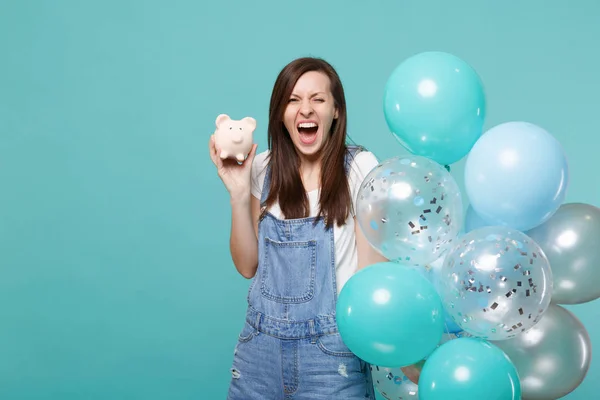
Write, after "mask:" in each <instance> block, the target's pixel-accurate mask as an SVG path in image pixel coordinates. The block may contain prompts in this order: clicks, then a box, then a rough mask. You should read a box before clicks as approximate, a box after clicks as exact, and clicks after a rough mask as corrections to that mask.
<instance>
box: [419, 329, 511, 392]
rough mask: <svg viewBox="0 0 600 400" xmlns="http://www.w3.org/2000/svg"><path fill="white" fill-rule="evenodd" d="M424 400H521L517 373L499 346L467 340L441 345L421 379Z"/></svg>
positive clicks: (420, 388) (420, 389) (426, 365)
mask: <svg viewBox="0 0 600 400" xmlns="http://www.w3.org/2000/svg"><path fill="white" fill-rule="evenodd" d="M419 399H420V400H465V399H485V400H517V399H521V383H520V380H519V375H518V373H517V369H516V368H515V366H514V365H513V363H512V362H511V360H510V359H509V358H508V356H507V355H506V354H505V353H504V352H503V351H502V350H500V349H499V348H498V347H496V346H495V345H493V344H491V343H489V342H487V341H485V340H483V339H479V338H474V337H463V338H458V339H454V340H451V341H449V342H446V343H444V344H443V345H441V346H440V347H439V348H438V349H437V350H436V351H434V352H433V354H431V356H429V358H428V359H427V361H426V362H425V365H424V366H423V370H422V371H421V375H420V377H419Z"/></svg>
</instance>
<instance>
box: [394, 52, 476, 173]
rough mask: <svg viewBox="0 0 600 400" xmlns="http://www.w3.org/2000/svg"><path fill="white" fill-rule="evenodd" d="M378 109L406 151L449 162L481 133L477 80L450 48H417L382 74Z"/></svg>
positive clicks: (472, 71) (457, 158)
mask: <svg viewBox="0 0 600 400" xmlns="http://www.w3.org/2000/svg"><path fill="white" fill-rule="evenodd" d="M383 111H384V116H385V120H386V122H387V125H388V127H389V129H390V130H391V132H392V134H393V135H394V136H395V137H396V138H397V139H398V141H399V142H400V143H401V144H402V146H404V147H405V148H406V149H407V150H408V151H410V152H411V153H413V154H416V155H420V156H424V157H428V158H430V159H432V160H434V161H436V162H438V163H439V164H442V165H449V164H452V163H454V162H456V161H458V160H460V159H461V158H463V157H464V156H465V155H467V153H469V151H470V150H471V148H472V147H473V145H474V144H475V142H476V141H477V139H479V137H480V136H481V135H482V132H483V125H484V120H485V115H486V98H485V92H484V88H483V83H482V81H481V79H480V77H479V75H478V74H477V72H475V70H474V69H473V68H472V67H471V66H470V65H469V64H467V63H466V62H465V61H463V60H461V59H460V58H458V57H456V56H454V55H452V54H448V53H444V52H424V53H420V54H417V55H414V56H412V57H410V58H408V59H407V60H405V61H404V62H402V63H401V64H400V65H399V66H397V67H396V69H395V70H394V71H393V72H392V74H391V75H390V77H389V78H388V81H387V83H386V85H385V89H384V102H383Z"/></svg>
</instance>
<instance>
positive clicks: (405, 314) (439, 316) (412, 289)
mask: <svg viewBox="0 0 600 400" xmlns="http://www.w3.org/2000/svg"><path fill="white" fill-rule="evenodd" d="M336 315H337V324H338V327H339V331H340V335H341V337H342V340H343V341H344V343H345V344H346V346H348V348H349V349H350V351H352V352H353V353H354V354H356V355H357V356H358V357H360V358H361V359H363V360H365V361H366V362H368V363H370V364H373V365H378V366H381V367H388V368H397V367H405V366H408V365H411V364H414V363H417V362H419V361H420V360H422V359H423V358H425V357H427V356H428V355H429V354H430V353H431V352H432V351H433V350H434V349H435V348H436V347H437V346H438V344H439V342H440V340H441V339H442V334H443V332H444V313H443V306H442V302H441V299H440V297H439V295H438V294H437V292H436V290H435V288H434V286H433V284H432V283H431V282H429V281H428V280H427V278H425V277H424V276H423V275H422V274H421V273H420V272H418V271H417V270H416V269H414V268H411V267H407V266H404V265H401V264H397V263H393V262H384V263H377V264H373V265H370V266H368V267H365V268H364V269H361V270H360V271H358V272H357V273H356V274H354V275H353V276H352V277H351V278H350V279H349V280H348V281H347V282H346V284H345V285H344V287H343V288H342V290H341V292H340V295H339V298H338V301H337V305H336Z"/></svg>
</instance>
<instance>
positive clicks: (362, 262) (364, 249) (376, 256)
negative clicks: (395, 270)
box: [354, 217, 389, 270]
mask: <svg viewBox="0 0 600 400" xmlns="http://www.w3.org/2000/svg"><path fill="white" fill-rule="evenodd" d="M354 231H355V232H356V252H357V256H358V269H359V270H360V269H362V268H364V267H367V266H369V265H372V264H376V263H379V262H386V261H389V260H388V259H387V258H385V257H384V256H382V255H381V254H380V253H379V252H378V251H377V250H375V248H373V246H371V244H370V243H369V242H368V241H367V238H366V237H365V235H364V234H363V232H362V230H361V229H360V226H359V225H358V221H357V220H356V217H354Z"/></svg>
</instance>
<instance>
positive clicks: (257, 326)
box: [227, 147, 375, 400]
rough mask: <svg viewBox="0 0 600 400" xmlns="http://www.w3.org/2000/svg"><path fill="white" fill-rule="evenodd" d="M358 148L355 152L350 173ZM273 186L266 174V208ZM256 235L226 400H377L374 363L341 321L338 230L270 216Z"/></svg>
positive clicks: (309, 220)
mask: <svg viewBox="0 0 600 400" xmlns="http://www.w3.org/2000/svg"><path fill="white" fill-rule="evenodd" d="M360 149H361V148H360V147H350V148H349V153H348V155H347V158H346V170H347V168H348V166H349V164H350V162H351V157H352V156H353V155H354V154H356V152H358V151H360ZM269 184H270V173H269V171H267V174H266V177H265V183H264V186H263V191H262V199H261V202H262V203H263V204H264V201H265V200H266V196H267V194H268V190H269ZM315 222H316V223H315ZM258 231H259V234H258V239H259V240H258V246H259V249H258V254H259V256H258V270H257V272H256V275H255V276H254V278H253V280H252V283H251V284H250V288H249V290H248V309H247V313H246V321H245V325H244V327H243V329H242V331H241V332H240V335H239V338H238V343H237V345H236V348H235V354H234V359H233V366H232V369H231V371H232V378H231V384H230V387H229V393H228V396H227V399H228V400H242V399H244V400H254V399H261V400H271V399H273V400H277V399H294V400H303V399H328V400H331V399H347V400H358V399H361V400H364V399H375V395H374V390H373V384H372V381H371V373H370V370H369V365H368V364H367V363H365V362H364V361H362V360H361V359H359V358H358V357H357V356H355V355H354V354H353V353H352V352H351V351H350V350H349V349H348V347H347V346H346V345H345V344H344V342H343V340H342V338H341V336H340V334H339V331H338V328H337V324H336V318H335V306H336V300H337V290H336V278H335V276H336V275H335V247H334V237H333V228H331V229H326V227H325V223H324V221H323V218H321V217H319V218H313V217H310V218H301V219H292V220H281V219H278V218H275V217H274V216H273V215H272V214H270V213H267V214H266V216H265V217H264V218H263V219H262V220H261V221H260V222H259V229H258Z"/></svg>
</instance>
